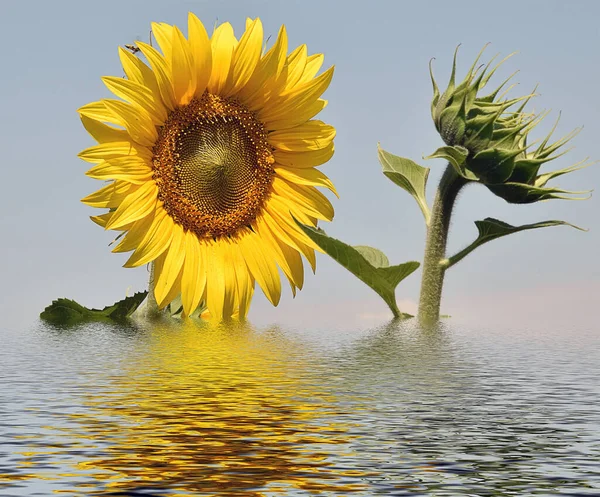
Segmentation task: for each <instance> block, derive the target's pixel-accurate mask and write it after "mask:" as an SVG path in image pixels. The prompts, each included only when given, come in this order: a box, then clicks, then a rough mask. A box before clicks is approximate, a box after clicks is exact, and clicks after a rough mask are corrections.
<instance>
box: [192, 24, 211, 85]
mask: <svg viewBox="0 0 600 497" xmlns="http://www.w3.org/2000/svg"><path fill="white" fill-rule="evenodd" d="M188 38H189V44H190V51H191V54H192V59H193V62H194V65H193V69H194V71H195V73H196V96H197V97H199V96H201V95H202V93H204V90H206V85H207V84H208V80H209V78H210V73H211V71H212V49H211V45H210V39H209V38H208V34H207V33H206V29H204V25H203V24H202V22H200V19H198V18H197V17H196V16H195V15H194V14H192V13H191V12H190V13H189V15H188Z"/></svg>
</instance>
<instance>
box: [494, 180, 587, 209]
mask: <svg viewBox="0 0 600 497" xmlns="http://www.w3.org/2000/svg"><path fill="white" fill-rule="evenodd" d="M486 186H487V188H488V189H489V190H490V191H491V192H492V193H493V194H494V195H497V196H498V197H500V198H503V199H504V200H506V201H507V202H508V203H509V204H532V203H534V202H540V201H542V200H551V199H560V200H587V199H588V198H590V197H591V190H585V191H569V190H562V189H560V188H543V187H540V186H532V185H524V184H522V183H510V182H509V183H504V184H501V185H486ZM584 194H589V195H587V196H585V197H574V196H572V195H584ZM570 195H571V196H570Z"/></svg>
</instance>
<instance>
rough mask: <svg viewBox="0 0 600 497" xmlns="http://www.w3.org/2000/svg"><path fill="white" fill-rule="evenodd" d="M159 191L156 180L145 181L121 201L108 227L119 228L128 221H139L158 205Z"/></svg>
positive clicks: (108, 228)
mask: <svg viewBox="0 0 600 497" xmlns="http://www.w3.org/2000/svg"><path fill="white" fill-rule="evenodd" d="M157 193H158V189H157V188H156V184H155V183H154V181H148V182H147V183H144V184H143V185H142V186H140V187H139V188H138V189H137V190H135V191H134V192H133V193H130V194H129V195H128V196H127V197H126V198H125V199H124V200H123V202H121V205H119V207H117V210H116V211H115V212H114V214H113V216H112V217H111V218H110V221H109V222H108V223H107V224H106V229H107V230H110V229H118V228H119V227H121V226H123V225H125V224H127V223H131V222H133V221H137V220H138V219H141V218H142V217H144V216H147V215H148V214H150V212H151V211H152V210H153V209H154V208H155V206H156V194H157Z"/></svg>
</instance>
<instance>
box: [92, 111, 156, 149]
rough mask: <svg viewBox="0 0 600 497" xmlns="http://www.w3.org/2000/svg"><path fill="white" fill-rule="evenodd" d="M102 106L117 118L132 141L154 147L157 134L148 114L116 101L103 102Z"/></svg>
mask: <svg viewBox="0 0 600 497" xmlns="http://www.w3.org/2000/svg"><path fill="white" fill-rule="evenodd" d="M104 105H105V106H106V108H107V109H108V110H110V111H111V112H112V113H113V114H115V115H116V116H118V117H119V119H120V120H121V122H122V123H123V126H125V129H126V130H127V132H128V133H129V135H130V136H131V138H132V139H133V140H135V141H136V142H137V143H139V144H140V145H144V146H146V147H152V146H153V145H154V143H155V142H156V139H157V138H158V133H157V131H156V128H155V126H154V123H153V122H152V118H151V117H150V114H148V112H146V111H145V110H143V109H141V108H136V107H134V106H132V105H130V104H127V103H125V102H121V101H118V100H105V101H104Z"/></svg>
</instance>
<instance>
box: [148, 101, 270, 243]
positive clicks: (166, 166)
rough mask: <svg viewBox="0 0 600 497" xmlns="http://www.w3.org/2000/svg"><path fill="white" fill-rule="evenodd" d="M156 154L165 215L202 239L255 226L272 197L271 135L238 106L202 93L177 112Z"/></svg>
mask: <svg viewBox="0 0 600 497" xmlns="http://www.w3.org/2000/svg"><path fill="white" fill-rule="evenodd" d="M153 152H154V157H153V169H154V178H155V180H156V182H157V185H158V190H159V199H160V200H161V201H162V202H163V206H164V208H165V210H166V211H167V212H168V213H169V215H170V216H171V217H172V218H173V219H174V220H175V222H177V223H179V224H181V225H182V226H183V227H184V228H185V229H186V230H191V231H193V232H194V233H196V234H197V235H198V236H200V237H217V236H223V235H231V234H233V233H235V232H236V231H237V230H238V229H240V228H242V227H244V226H249V225H251V223H252V222H253V221H254V219H255V218H256V216H257V214H258V213H259V212H260V209H261V208H262V205H263V203H264V200H265V198H266V196H267V195H268V193H269V190H270V188H269V187H270V185H271V178H272V174H273V168H272V164H273V162H274V160H273V154H272V152H271V148H270V146H269V144H268V142H267V133H266V131H265V129H264V127H263V125H262V124H261V123H260V122H259V121H258V120H256V118H255V117H254V115H253V114H252V113H251V112H250V111H248V110H247V109H246V108H244V107H243V106H242V105H241V104H239V103H238V102H236V101H232V100H227V99H223V98H221V97H218V96H216V95H212V94H210V93H204V95H203V96H202V98H200V99H194V100H192V101H191V102H190V103H189V104H188V105H186V106H184V107H180V108H178V109H176V110H174V111H173V112H171V114H170V115H169V117H168V119H167V120H166V121H165V123H164V125H163V127H162V128H161V130H160V132H159V137H158V140H157V142H156V145H155V147H154V150H153Z"/></svg>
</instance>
